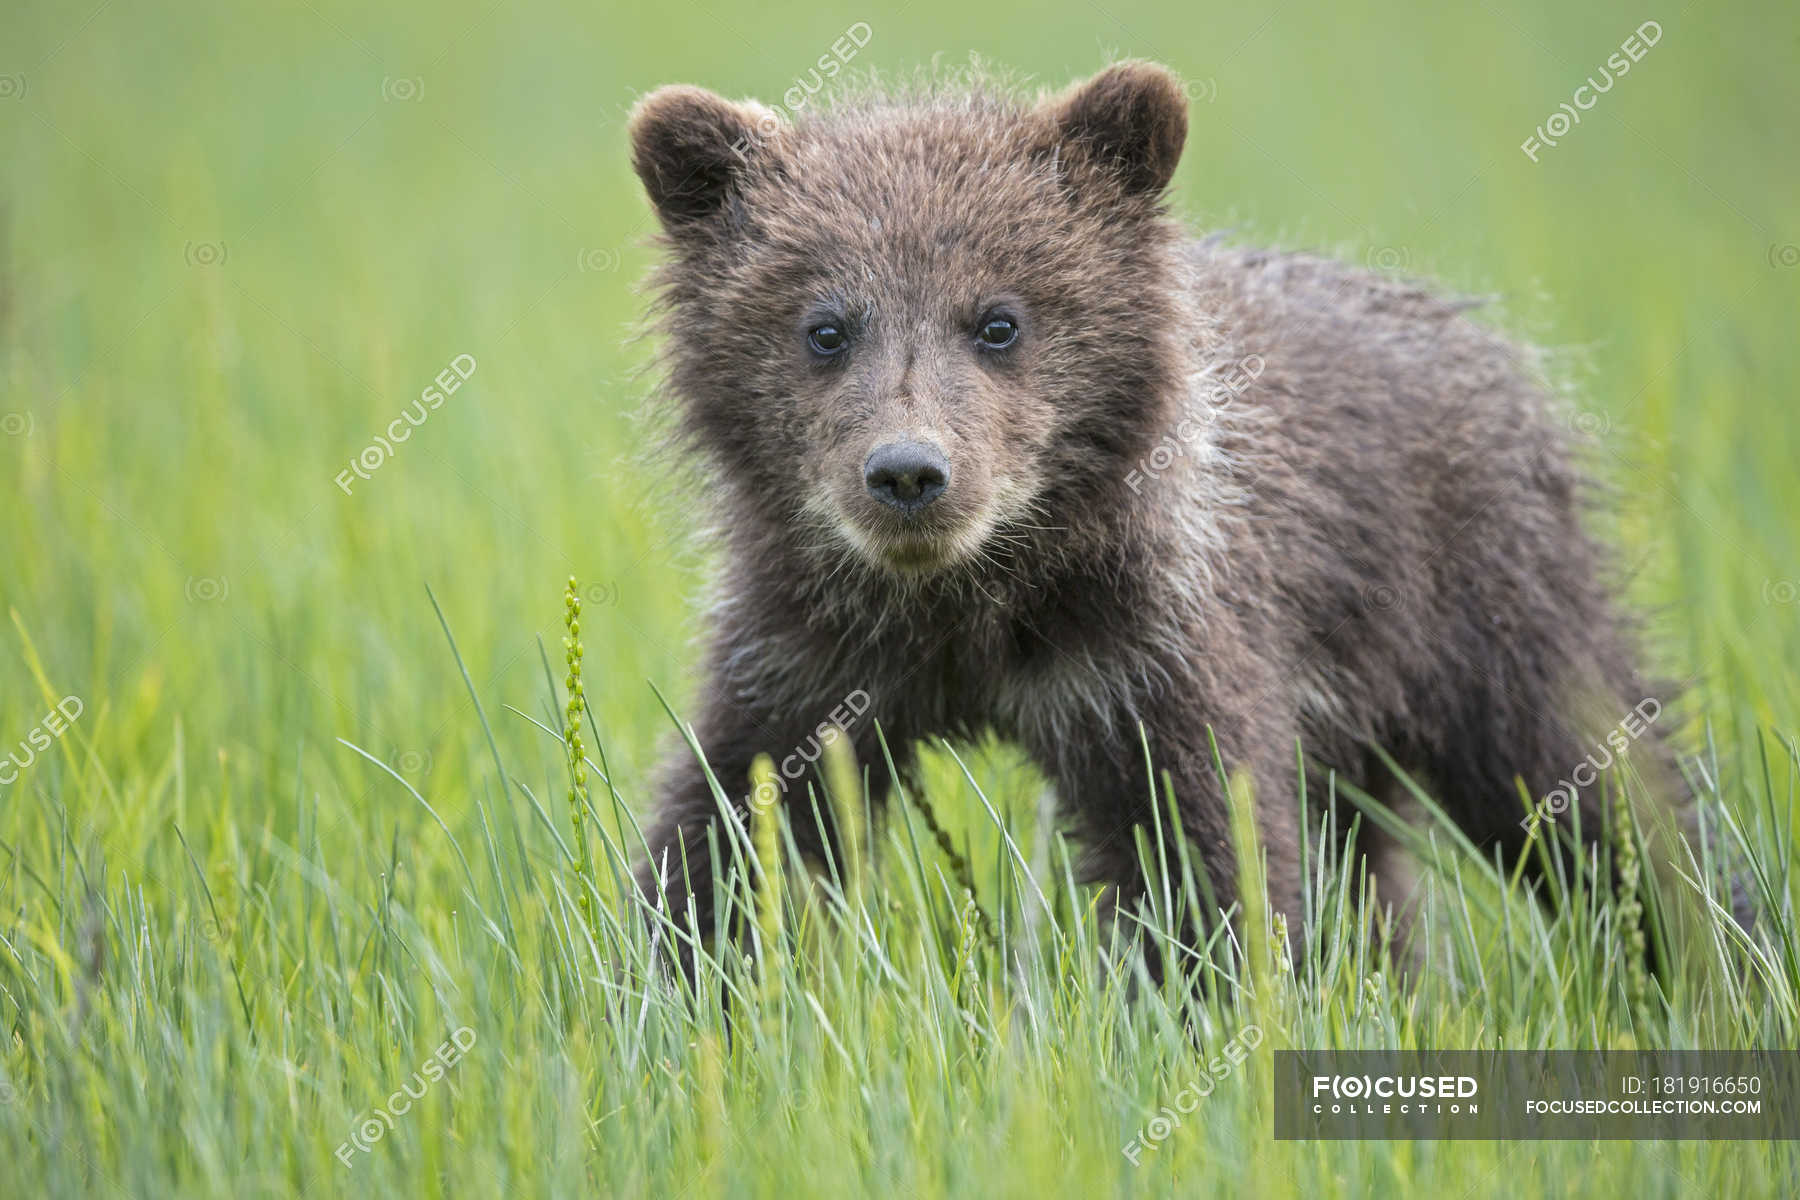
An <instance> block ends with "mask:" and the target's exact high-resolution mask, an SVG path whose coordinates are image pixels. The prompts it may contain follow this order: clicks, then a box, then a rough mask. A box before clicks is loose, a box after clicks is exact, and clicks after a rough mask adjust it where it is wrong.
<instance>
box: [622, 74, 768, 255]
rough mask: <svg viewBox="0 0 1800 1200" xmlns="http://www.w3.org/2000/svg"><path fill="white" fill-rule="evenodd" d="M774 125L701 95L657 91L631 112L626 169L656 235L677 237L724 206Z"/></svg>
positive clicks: (762, 113) (762, 112)
mask: <svg viewBox="0 0 1800 1200" xmlns="http://www.w3.org/2000/svg"><path fill="white" fill-rule="evenodd" d="M774 123H775V117H774V114H773V113H771V112H769V110H768V109H765V108H763V107H762V106H760V105H748V104H733V103H732V102H731V101H729V100H726V99H725V98H724V97H722V96H717V95H714V94H713V93H712V92H709V91H707V90H706V89H704V88H697V87H665V88H658V89H657V90H656V91H654V92H651V93H650V94H649V95H648V96H645V97H644V98H643V99H642V100H640V101H638V104H637V107H636V108H634V109H633V110H632V112H631V125H630V134H631V165H632V168H633V169H634V170H636V171H637V174H638V178H639V179H641V180H643V181H644V191H646V192H647V193H649V195H650V203H651V204H652V205H654V206H655V208H656V215H657V216H658V217H659V218H661V220H662V223H663V228H665V229H667V230H668V231H669V232H670V233H677V232H680V231H681V229H683V228H684V227H687V226H690V225H692V224H693V223H694V222H696V221H703V220H705V219H706V218H707V217H710V216H712V215H713V214H714V213H716V212H718V211H719V209H720V208H722V207H723V206H724V203H725V198H726V197H727V196H728V195H730V193H731V188H732V184H733V183H734V182H735V180H736V178H737V175H738V173H739V172H740V171H742V170H743V168H744V165H745V163H746V162H748V160H749V156H750V155H751V154H753V153H755V151H756V147H757V144H758V142H760V141H761V140H762V139H763V138H765V137H767V136H768V135H769V134H770V133H772V132H773V131H774V129H773V127H774Z"/></svg>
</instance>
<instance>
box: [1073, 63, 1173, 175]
mask: <svg viewBox="0 0 1800 1200" xmlns="http://www.w3.org/2000/svg"><path fill="white" fill-rule="evenodd" d="M1044 112H1045V113H1046V115H1047V116H1048V117H1049V120H1050V123H1051V127H1052V130H1053V136H1054V137H1055V139H1056V142H1057V147H1056V148H1057V151H1058V154H1059V158H1060V159H1061V160H1062V161H1064V162H1065V163H1068V162H1069V159H1070V158H1071V157H1073V158H1076V159H1079V160H1085V162H1084V164H1083V165H1088V164H1091V165H1093V166H1097V167H1100V168H1101V169H1102V170H1106V171H1109V172H1111V173H1112V174H1113V176H1114V178H1116V179H1117V180H1118V182H1119V184H1120V186H1121V187H1123V188H1124V190H1125V191H1126V193H1127V194H1131V195H1148V196H1156V195H1158V194H1160V193H1161V192H1162V190H1163V189H1164V188H1166V187H1168V186H1169V180H1170V179H1171V178H1172V177H1173V176H1174V174H1175V164H1176V163H1178V162H1180V161H1181V147H1182V145H1183V144H1184V143H1185V142H1186V141H1187V94H1186V93H1185V92H1184V91H1183V90H1182V87H1181V82H1180V81H1179V80H1178V79H1176V78H1175V75H1174V73H1173V72H1171V71H1170V70H1169V69H1168V68H1167V67H1163V66H1159V65H1158V64H1156V63H1150V62H1122V63H1115V64H1113V65H1112V66H1110V67H1108V68H1107V69H1106V70H1104V71H1102V72H1100V73H1099V74H1098V75H1096V76H1094V77H1093V78H1092V79H1089V80H1087V81H1086V82H1085V83H1078V84H1076V85H1075V86H1074V87H1073V88H1071V89H1070V90H1069V91H1067V92H1065V93H1063V94H1062V95H1061V96H1059V97H1057V98H1056V99H1054V100H1051V101H1049V102H1048V103H1047V104H1046V105H1045V108H1044ZM1069 165H1074V164H1073V163H1069Z"/></svg>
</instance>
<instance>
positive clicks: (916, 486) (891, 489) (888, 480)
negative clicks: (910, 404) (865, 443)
mask: <svg viewBox="0 0 1800 1200" xmlns="http://www.w3.org/2000/svg"><path fill="white" fill-rule="evenodd" d="M863 484H864V485H865V486H866V487H867V488H868V489H869V495H871V496H873V497H875V499H877V500H879V501H881V502H882V503H883V504H886V505H888V506H889V507H892V508H897V509H899V510H900V511H901V512H903V513H906V514H908V515H911V514H913V513H916V512H918V511H919V510H920V509H923V508H924V507H925V506H926V505H928V504H930V503H931V502H932V501H933V500H936V499H937V498H938V497H939V496H941V495H943V494H944V489H945V488H947V487H949V486H950V460H949V459H948V458H945V457H944V452H943V451H942V450H940V449H938V448H937V447H936V446H935V445H932V444H931V443H929V442H912V441H906V442H888V443H886V444H885V445H881V446H877V447H875V451H874V453H872V454H870V455H869V457H868V461H866V462H864V463H863Z"/></svg>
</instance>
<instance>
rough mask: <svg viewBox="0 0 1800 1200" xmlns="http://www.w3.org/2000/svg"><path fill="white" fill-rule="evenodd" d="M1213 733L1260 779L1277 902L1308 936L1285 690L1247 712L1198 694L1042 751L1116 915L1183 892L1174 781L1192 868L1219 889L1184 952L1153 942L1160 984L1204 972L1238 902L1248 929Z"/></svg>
mask: <svg viewBox="0 0 1800 1200" xmlns="http://www.w3.org/2000/svg"><path fill="white" fill-rule="evenodd" d="M1140 726H1141V730H1142V732H1141V733H1140ZM1209 727H1210V729H1211V731H1212V736H1213V738H1215V739H1216V740H1217V743H1218V751H1219V758H1220V759H1222V760H1223V763H1224V766H1225V770H1226V772H1227V773H1228V774H1235V773H1237V772H1240V771H1241V772H1243V773H1244V774H1245V775H1246V776H1248V778H1249V782H1250V786H1251V789H1252V795H1253V803H1254V812H1255V818H1256V825H1257V830H1258V833H1259V840H1260V842H1261V849H1262V853H1263V862H1264V870H1265V882H1266V885H1267V889H1268V904H1269V907H1270V908H1271V909H1272V910H1273V911H1275V912H1280V913H1283V914H1285V915H1286V916H1287V918H1288V920H1289V922H1290V926H1291V927H1292V928H1294V929H1296V930H1297V929H1298V928H1299V924H1300V921H1301V919H1302V916H1303V900H1302V888H1303V885H1304V880H1303V878H1302V873H1301V869H1300V854H1299V845H1300V835H1301V826H1300V819H1301V818H1300V813H1299V791H1298V783H1297V779H1298V766H1297V758H1296V743H1295V738H1294V731H1295V729H1296V724H1295V721H1294V718H1293V714H1292V713H1291V711H1289V710H1287V709H1286V708H1285V705H1284V701H1283V699H1282V696H1281V691H1280V689H1279V688H1278V687H1273V686H1272V687H1271V688H1270V690H1269V691H1267V692H1264V693H1261V694H1255V693H1252V694H1251V695H1250V697H1249V698H1248V699H1247V700H1246V701H1244V702H1243V703H1242V704H1241V707H1224V706H1219V705H1216V704H1208V703H1203V702H1202V701H1200V700H1199V699H1197V698H1196V699H1193V700H1191V701H1190V702H1186V703H1177V702H1171V701H1170V700H1168V699H1165V700H1164V702H1163V703H1161V704H1155V703H1152V704H1148V705H1143V704H1139V705H1135V706H1133V707H1132V708H1131V709H1130V710H1129V711H1122V712H1121V713H1120V714H1119V715H1118V719H1117V720H1115V721H1114V722H1113V723H1112V724H1111V726H1110V728H1109V729H1107V731H1106V736H1104V737H1100V736H1094V737H1086V738H1081V739H1070V740H1068V741H1065V742H1063V743H1062V744H1060V745H1058V746H1055V747H1046V749H1047V750H1048V751H1049V753H1047V754H1040V755H1039V756H1038V757H1039V759H1040V762H1041V763H1042V764H1043V765H1044V767H1045V769H1046V770H1047V771H1048V773H1049V774H1050V775H1051V777H1052V778H1053V779H1054V780H1055V781H1056V784H1057V790H1058V793H1059V795H1060V797H1061V799H1062V803H1063V804H1064V806H1065V808H1066V809H1067V811H1068V812H1069V815H1070V817H1071V818H1072V820H1073V822H1074V824H1075V826H1076V830H1077V833H1078V834H1079V835H1080V838H1081V841H1082V843H1083V844H1084V851H1085V852H1084V854H1083V858H1082V865H1083V876H1084V880H1085V881H1086V882H1090V883H1104V884H1107V885H1110V887H1111V888H1112V889H1113V893H1112V896H1111V897H1110V898H1109V899H1110V903H1109V904H1108V908H1109V910H1110V911H1112V912H1113V913H1115V914H1130V913H1133V912H1134V911H1135V910H1136V908H1137V905H1138V904H1139V902H1140V901H1143V900H1145V899H1146V897H1148V896H1149V895H1150V894H1151V893H1152V890H1154V892H1155V895H1156V897H1157V903H1158V904H1159V905H1160V903H1161V898H1162V897H1163V896H1164V895H1167V896H1170V897H1177V896H1179V895H1180V894H1181V887H1182V879H1181V857H1180V851H1179V850H1178V849H1177V847H1176V845H1175V842H1174V838H1173V832H1174V831H1173V830H1171V829H1170V828H1169V814H1170V806H1171V796H1170V795H1169V791H1168V790H1166V789H1165V787H1164V778H1163V776H1164V773H1165V772H1166V773H1167V774H1168V781H1169V784H1170V785H1171V789H1172V792H1173V796H1172V805H1173V814H1174V818H1175V820H1176V821H1177V822H1178V823H1179V825H1180V829H1181V833H1182V835H1183V837H1184V838H1185V840H1186V843H1187V850H1188V857H1189V861H1190V862H1191V863H1192V866H1193V869H1194V872H1195V874H1196V875H1197V876H1198V878H1197V879H1196V883H1197V884H1198V885H1199V887H1200V888H1201V889H1202V890H1203V891H1204V889H1208V888H1210V890H1211V893H1212V895H1211V902H1210V905H1209V904H1208V901H1207V897H1206V896H1205V895H1204V894H1202V895H1201V896H1198V897H1195V898H1194V899H1195V901H1196V906H1197V907H1199V908H1200V909H1201V910H1202V911H1194V907H1190V908H1189V909H1188V910H1187V911H1186V912H1185V913H1184V914H1183V915H1182V920H1181V922H1180V925H1179V927H1178V928H1177V929H1176V930H1175V935H1176V938H1177V943H1178V944H1177V945H1176V946H1174V947H1166V946H1161V945H1158V944H1156V943H1155V942H1147V943H1146V952H1147V955H1148V957H1149V963H1150V967H1151V971H1152V974H1153V975H1154V976H1156V977H1157V978H1161V975H1162V973H1163V971H1164V969H1166V967H1167V966H1170V965H1175V962H1174V961H1173V960H1180V968H1181V969H1182V970H1184V971H1186V970H1191V969H1192V968H1193V967H1194V966H1195V965H1197V961H1198V960H1197V958H1196V957H1195V956H1196V955H1197V953H1198V951H1199V950H1200V948H1201V947H1203V946H1204V945H1205V942H1206V939H1207V937H1208V936H1209V935H1210V933H1211V932H1212V931H1213V930H1215V929H1217V928H1218V924H1219V921H1220V920H1221V918H1222V914H1223V913H1225V912H1229V911H1231V910H1232V909H1233V906H1234V905H1238V910H1237V915H1236V916H1234V917H1233V923H1234V924H1235V925H1238V932H1239V934H1240V936H1241V934H1242V926H1241V914H1242V911H1243V910H1242V906H1241V905H1240V904H1239V902H1240V901H1241V900H1242V899H1243V896H1242V894H1241V890H1240V884H1241V881H1240V879H1239V871H1238V857H1237V850H1236V848H1235V847H1234V844H1233V841H1232V835H1231V805H1230V800H1229V797H1228V795H1227V793H1226V787H1225V783H1224V781H1223V780H1222V779H1221V778H1220V774H1219V769H1218V763H1217V762H1215V760H1214V755H1213V747H1212V741H1211V740H1210V739H1209V738H1208V736H1207V733H1208V729H1209ZM1096 732H1098V731H1096ZM1146 744H1147V745H1148V763H1146V754H1145V748H1146ZM1153 796H1154V801H1153V799H1152V797H1153ZM1153 803H1154V805H1155V807H1154V808H1153V807H1152V804H1153ZM1159 821H1160V822H1161V825H1162V843H1161V844H1162V847H1163V849H1162V856H1163V857H1165V858H1166V860H1167V872H1168V875H1167V878H1166V882H1167V885H1168V886H1167V889H1166V891H1165V889H1164V883H1165V878H1164V876H1163V874H1162V872H1163V862H1162V861H1160V860H1159V856H1158V849H1157V847H1158V840H1157V828H1158V822H1159ZM1140 830H1141V831H1142V832H1143V834H1144V837H1145V838H1146V840H1147V845H1148V847H1149V849H1148V854H1147V860H1146V856H1140V854H1139V852H1138V845H1137V843H1138V832H1139V831H1140ZM1122 932H1125V931H1124V930H1122Z"/></svg>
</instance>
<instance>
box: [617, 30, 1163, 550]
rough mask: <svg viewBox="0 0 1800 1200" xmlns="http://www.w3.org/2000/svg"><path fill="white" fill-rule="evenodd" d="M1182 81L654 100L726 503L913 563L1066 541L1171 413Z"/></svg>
mask: <svg viewBox="0 0 1800 1200" xmlns="http://www.w3.org/2000/svg"><path fill="white" fill-rule="evenodd" d="M1186 133H1187V103H1186V96H1185V94H1184V92H1183V90H1182V87H1181V85H1180V83H1179V82H1178V81H1177V80H1176V79H1175V78H1174V77H1173V76H1172V75H1171V74H1170V73H1169V72H1167V71H1166V70H1164V69H1163V68H1161V67H1158V66H1154V65H1151V64H1145V63H1122V64H1119V65H1116V66H1114V67H1111V68H1109V69H1108V70H1106V71H1104V72H1102V73H1101V74H1099V75H1097V76H1095V77H1094V78H1092V79H1090V80H1088V81H1086V82H1085V83H1082V84H1079V85H1077V86H1075V87H1074V88H1072V89H1070V90H1069V91H1067V92H1065V93H1063V94H1061V95H1055V96H1050V97H1046V98H1043V99H1040V100H1037V101H1035V102H1029V101H1022V100H1019V99H1015V98H1013V97H1012V96H1010V95H1008V94H1005V93H1004V92H1003V91H998V90H994V89H990V88H987V87H986V86H984V85H979V84H977V85H974V86H966V87H963V86H959V87H941V86H933V85H928V86H925V87H922V88H919V89H915V90H911V91H906V92H901V93H880V92H872V93H867V94H859V95H855V96H852V97H850V98H848V99H845V100H841V101H838V102H835V103H834V104H833V105H832V106H831V107H830V108H828V109H826V110H823V111H820V112H818V113H817V114H808V115H805V116H802V117H801V118H799V119H797V120H782V119H777V118H776V117H775V115H774V114H772V113H770V112H769V111H768V110H767V109H764V108H762V107H761V106H759V105H756V104H754V103H734V102H731V101H728V100H725V99H723V98H721V97H719V96H717V95H714V94H713V93H711V92H708V91H704V90H701V89H699V88H693V87H666V88H663V89H660V90H658V91H656V92H654V93H652V94H651V95H649V96H647V97H646V98H644V99H643V100H642V101H641V102H640V103H639V104H638V106H637V108H636V110H635V111H634V113H633V114H632V118H631V125H630V140H631V147H632V162H633V166H634V167H635V169H636V171H637V174H638V176H639V177H640V178H641V180H642V181H643V185H644V188H645V190H646V191H647V193H648V194H649V198H650V201H651V204H652V206H653V207H654V209H655V211H656V214H657V217H658V219H659V220H660V222H661V224H662V228H663V238H662V239H661V241H662V245H663V248H664V250H665V252H666V257H665V261H664V263H663V265H662V266H661V268H660V269H659V272H658V275H657V279H656V282H657V286H658V290H659V294H660V299H661V305H660V307H661V312H662V326H661V328H662V332H663V333H664V335H665V347H664V351H663V353H664V356H665V368H666V372H667V381H668V388H669V390H670V392H671V393H672V394H673V397H674V399H675V402H676V404H677V407H678V410H679V414H680V416H679V427H680V430H681V432H682V433H683V434H684V436H685V438H686V439H687V441H688V442H689V443H690V444H691V445H692V446H693V447H695V448H696V449H697V450H699V451H700V452H701V454H702V455H703V457H704V460H705V463H706V465H707V468H708V473H709V477H710V483H711V488H712V491H713V493H714V498H715V499H717V500H719V501H720V502H721V503H723V504H724V505H725V506H726V508H725V512H726V515H727V517H728V522H727V524H728V526H729V527H730V528H732V529H734V530H742V529H744V528H745V527H746V526H754V527H755V528H756V529H758V530H760V531H761V532H762V533H763V534H765V535H766V536H767V537H772V538H779V539H782V540H783V541H784V543H785V547H787V548H791V549H792V550H793V551H795V552H797V553H800V554H804V555H808V556H812V557H813V558H814V559H816V560H817V562H816V564H815V565H817V566H818V567H820V568H821V569H823V570H826V571H832V572H834V573H835V572H836V571H838V570H840V569H841V568H843V567H844V566H845V565H846V564H849V565H852V566H860V567H862V568H865V569H868V570H872V571H875V572H880V573H883V574H885V575H887V576H889V577H902V578H906V579H911V580H914V581H917V580H919V579H921V578H929V577H932V576H937V575H941V574H943V573H946V572H949V571H951V570H953V569H964V570H977V569H980V567H981V565H982V564H988V565H995V564H998V563H1000V562H1001V560H1002V559H1005V560H1008V566H1009V567H1010V568H1011V569H1013V570H1018V569H1020V566H1019V563H1018V559H1019V557H1020V555H1021V553H1023V554H1026V555H1029V554H1030V553H1031V552H1032V550H1033V549H1036V550H1039V551H1042V552H1043V554H1044V555H1049V556H1054V555H1055V554H1056V553H1058V552H1061V553H1067V552H1068V550H1069V539H1070V538H1071V537H1074V536H1076V535H1075V534H1074V533H1071V531H1075V530H1080V529H1082V528H1087V527H1091V526H1092V524H1093V520H1094V516H1093V514H1095V513H1097V512H1107V511H1117V510H1120V509H1125V508H1128V507H1129V505H1128V503H1127V502H1125V501H1123V500H1121V499H1119V498H1118V496H1117V492H1118V490H1119V489H1120V488H1121V487H1122V486H1123V480H1124V478H1125V476H1126V475H1127V474H1128V473H1129V471H1130V469H1131V465H1132V462H1133V461H1134V460H1135V459H1136V458H1137V457H1138V456H1139V455H1141V454H1142V453H1143V451H1144V449H1145V448H1146V447H1148V446H1149V445H1151V444H1152V443H1153V442H1154V441H1155V439H1156V437H1157V436H1158V434H1159V433H1160V431H1161V430H1162V429H1164V428H1166V426H1167V424H1168V422H1169V421H1171V420H1172V419H1174V418H1173V416H1172V414H1173V413H1174V412H1175V405H1176V404H1177V395H1178V392H1179V390H1180V388H1181V387H1182V386H1183V381H1184V379H1185V378H1186V373H1187V371H1188V370H1189V368H1188V367H1187V365H1186V362H1187V356H1188V355H1189V353H1190V346H1191V345H1192V342H1193V321H1192V318H1191V317H1190V316H1188V315H1187V313H1188V309H1187V302H1186V300H1185V298H1184V294H1183V289H1182V286H1181V279H1180V276H1181V254H1180V245H1181V236H1182V235H1181V233H1180V230H1179V229H1178V227H1176V226H1175V224H1174V223H1173V222H1172V221H1171V220H1170V219H1169V218H1168V217H1167V215H1166V214H1165V212H1164V208H1163V202H1162V197H1163V193H1164V190H1165V189H1166V187H1167V186H1168V183H1169V180H1170V177H1171V175H1172V174H1173V173H1174V170H1175V166H1176V162H1177V160H1178V159H1179V158H1180V155H1181V149H1182V144H1183V142H1184V140H1185V138H1186Z"/></svg>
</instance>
